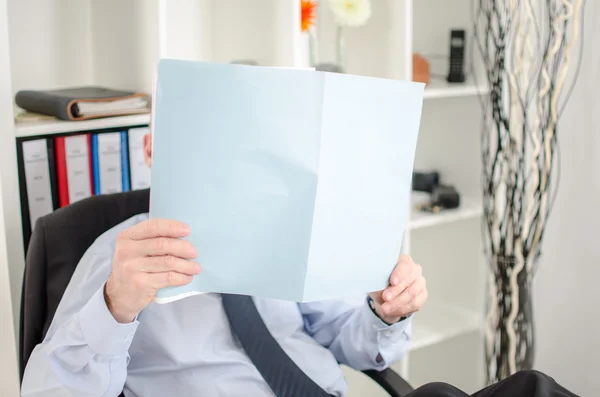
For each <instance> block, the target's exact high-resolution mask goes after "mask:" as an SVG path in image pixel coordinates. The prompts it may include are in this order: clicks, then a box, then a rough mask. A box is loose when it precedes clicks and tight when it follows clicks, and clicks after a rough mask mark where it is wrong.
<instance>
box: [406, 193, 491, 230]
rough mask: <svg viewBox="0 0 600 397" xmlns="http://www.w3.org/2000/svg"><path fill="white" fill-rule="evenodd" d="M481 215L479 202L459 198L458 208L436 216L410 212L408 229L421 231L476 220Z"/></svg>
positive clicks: (414, 211)
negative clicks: (431, 227)
mask: <svg viewBox="0 0 600 397" xmlns="http://www.w3.org/2000/svg"><path fill="white" fill-rule="evenodd" d="M482 215H483V207H482V205H481V201H480V200H477V199H474V198H470V197H461V203H460V206H459V207H458V208H455V209H449V210H443V211H441V212H439V213H437V214H433V213H427V212H421V211H416V210H413V211H412V212H411V217H410V221H409V224H408V228H409V229H411V230H415V229H421V228H425V227H430V226H436V225H443V224H447V223H451V222H458V221H462V220H466V219H473V218H478V217H480V216H482Z"/></svg>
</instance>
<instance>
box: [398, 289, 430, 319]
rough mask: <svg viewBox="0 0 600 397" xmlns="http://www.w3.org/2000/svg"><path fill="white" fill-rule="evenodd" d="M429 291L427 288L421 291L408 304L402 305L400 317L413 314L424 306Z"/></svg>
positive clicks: (399, 310)
mask: <svg viewBox="0 0 600 397" xmlns="http://www.w3.org/2000/svg"><path fill="white" fill-rule="evenodd" d="M427 295H428V291H427V290H426V289H425V290H423V291H421V293H419V295H417V296H416V297H415V299H413V300H412V301H410V302H408V303H407V304H406V305H404V306H402V307H400V308H399V309H398V312H399V313H400V317H404V316H408V315H411V314H413V313H415V312H417V311H419V310H421V309H422V308H423V305H424V304H425V301H427Z"/></svg>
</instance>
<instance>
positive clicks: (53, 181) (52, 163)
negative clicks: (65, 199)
mask: <svg viewBox="0 0 600 397" xmlns="http://www.w3.org/2000/svg"><path fill="white" fill-rule="evenodd" d="M46 147H47V149H48V168H49V169H48V171H49V172H50V192H51V193H52V208H53V209H55V210H57V209H59V208H60V205H59V199H58V178H57V177H56V154H55V148H54V139H52V138H47V139H46ZM67 194H68V191H67Z"/></svg>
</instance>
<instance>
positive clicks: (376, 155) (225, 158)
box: [150, 59, 424, 302]
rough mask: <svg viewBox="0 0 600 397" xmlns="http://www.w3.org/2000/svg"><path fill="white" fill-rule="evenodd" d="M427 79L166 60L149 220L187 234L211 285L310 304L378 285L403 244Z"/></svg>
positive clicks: (170, 296) (199, 286)
mask: <svg viewBox="0 0 600 397" xmlns="http://www.w3.org/2000/svg"><path fill="white" fill-rule="evenodd" d="M423 88H424V84H422V83H413V82H403V81H397V80H387V79H379V78H372V77H364V76H354V75H347V74H337V73H327V72H315V71H310V70H294V69H279V68H268V67H258V66H248V65H231V64H228V65H226V64H214V63H202V62H192V61H182V60H170V59H164V60H161V61H160V63H159V68H158V77H157V83H156V88H155V102H154V111H153V134H154V136H153V142H154V143H153V160H152V177H151V178H152V181H151V186H152V189H151V196H150V216H151V217H158V218H168V219H176V220H180V221H182V222H185V223H187V224H188V225H189V226H190V228H191V234H190V236H189V237H188V238H189V240H190V241H191V242H192V243H193V244H194V245H195V247H196V248H197V250H198V252H199V256H198V261H199V263H201V265H202V269H203V270H202V273H201V274H199V275H198V276H196V277H195V278H194V280H193V281H192V282H191V283H190V284H189V285H187V286H184V287H176V288H165V289H162V290H160V291H158V294H157V301H158V302H169V301H173V300H176V299H179V298H182V297H185V296H189V295H193V294H196V293H203V292H219V293H235V294H247V295H252V296H261V297H268V298H276V299H283V300H292V301H314V300H321V299H328V298H335V297H345V296H352V295H356V294H359V293H365V292H369V291H375V290H380V289H382V288H384V287H385V286H386V285H387V283H388V278H389V275H390V272H391V271H392V269H393V268H394V266H395V264H396V261H397V258H398V255H399V254H400V251H401V245H402V239H403V234H404V228H405V226H406V223H407V217H408V210H409V205H410V185H411V180H412V171H413V162H414V156H415V149H416V143H417V136H418V130H419V123H420V118H421V109H422V102H423Z"/></svg>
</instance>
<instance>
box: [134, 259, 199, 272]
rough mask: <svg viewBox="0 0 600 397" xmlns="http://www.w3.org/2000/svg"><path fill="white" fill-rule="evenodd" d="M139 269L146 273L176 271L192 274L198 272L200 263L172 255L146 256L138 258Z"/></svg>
mask: <svg viewBox="0 0 600 397" xmlns="http://www.w3.org/2000/svg"><path fill="white" fill-rule="evenodd" d="M140 270H141V271H143V272H146V273H161V272H169V271H172V272H177V273H182V274H187V275H189V276H194V275H196V274H198V273H200V270H201V269H200V265H199V264H197V263H195V262H192V261H190V260H187V259H183V258H179V257H177V256H172V255H163V256H147V257H144V258H142V259H140Z"/></svg>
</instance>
